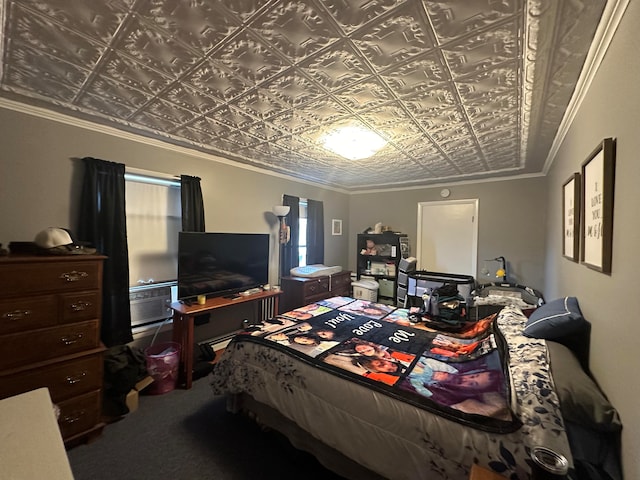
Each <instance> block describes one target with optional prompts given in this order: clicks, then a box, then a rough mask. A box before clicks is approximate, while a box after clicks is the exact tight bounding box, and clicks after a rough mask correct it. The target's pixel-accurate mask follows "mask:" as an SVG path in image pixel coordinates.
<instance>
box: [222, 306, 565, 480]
mask: <svg viewBox="0 0 640 480" xmlns="http://www.w3.org/2000/svg"><path fill="white" fill-rule="evenodd" d="M412 320H415V319H414V318H411V315H410V312H409V311H408V310H406V309H401V308H395V307H390V306H387V305H382V304H375V303H373V302H367V301H365V300H357V299H353V298H349V297H335V298H331V299H327V300H322V301H320V302H316V303H315V304H311V305H307V306H304V307H301V308H300V309H296V310H295V311H292V312H287V313H286V314H284V315H282V316H279V317H277V318H275V319H270V320H269V321H266V322H263V323H261V324H259V325H254V326H252V327H251V328H249V329H248V330H247V331H246V332H243V333H241V334H239V335H237V336H236V337H235V338H234V339H233V340H232V342H231V343H230V344H229V345H228V346H227V348H226V350H225V352H224V353H223V355H222V356H221V358H220V359H219V361H218V362H217V364H216V366H215V368H214V370H213V371H212V373H211V374H210V376H209V382H210V384H211V388H212V390H213V393H214V394H216V395H223V394H224V395H228V398H229V402H228V408H229V410H230V411H234V412H237V411H243V412H245V413H248V414H250V415H252V416H254V417H255V418H256V420H257V421H258V422H260V423H262V424H264V425H267V426H270V427H273V428H276V429H278V430H280V431H282V432H283V433H285V434H286V435H287V436H288V437H289V439H290V440H291V441H292V443H293V444H294V445H295V446H297V447H298V448H301V449H304V450H307V451H310V452H311V453H313V454H314V455H316V457H317V458H318V459H319V460H320V461H321V462H322V463H323V464H324V465H325V466H326V467H327V468H329V469H331V470H334V471H336V472H337V473H339V474H340V475H342V476H344V477H346V478H352V479H358V478H362V479H365V478H366V479H373V478H390V479H412V480H413V479H449V480H457V479H460V480H463V479H468V478H469V472H470V469H471V467H472V465H473V464H474V463H475V464H478V465H480V466H482V467H484V468H487V469H489V470H492V471H494V472H497V473H499V474H501V475H504V476H505V477H507V478H511V479H514V480H515V479H527V478H529V475H530V472H531V457H530V452H531V449H532V448H533V447H534V446H544V447H547V448H549V449H551V450H553V451H554V452H556V453H558V454H560V455H562V456H564V457H565V458H566V459H567V461H568V464H569V466H570V468H573V466H574V465H573V455H572V449H571V445H570V442H569V437H568V436H567V430H566V429H565V422H564V419H563V414H562V411H561V408H560V400H559V397H558V393H557V392H556V388H555V385H554V381H553V379H552V376H551V372H550V362H549V354H548V349H547V343H546V341H545V340H544V339H540V338H532V337H531V336H526V335H525V329H526V327H527V325H528V323H530V321H529V319H528V318H527V316H526V315H525V314H524V313H523V311H522V310H521V309H520V308H519V307H517V306H510V305H507V306H504V307H503V308H502V309H501V310H500V312H499V313H495V314H492V315H490V316H488V317H486V318H485V319H482V320H481V321H476V322H468V324H467V325H464V326H463V327H461V328H460V329H458V330H454V329H448V331H438V330H434V329H433V328H427V327H424V326H423V325H422V324H421V323H414V322H412ZM471 323H473V324H475V326H473V327H472V326H471V325H470V324H471ZM480 324H482V325H484V327H483V328H484V329H480V327H479V326H478V325H480ZM327 326H329V327H330V328H323V327H327ZM430 326H431V327H432V326H433V325H432V324H430ZM485 327H486V328H485ZM470 328H473V329H476V330H475V333H474V334H464V331H465V329H467V331H468V332H471V331H472V330H469V329H470ZM323 329H324V330H330V331H332V332H330V333H332V334H333V337H328V336H324V337H323V336H321V334H320V331H321V330H323ZM310 334H314V336H315V337H316V338H315V341H313V342H311V341H309V340H308V339H307V340H305V341H304V342H302V341H301V342H299V343H298V340H299V339H301V338H302V337H304V336H305V335H306V336H309V335H310ZM367 334H370V335H367ZM563 334H564V332H563ZM325 335H326V334H325ZM465 335H466V336H465ZM409 337H412V338H411V340H412V341H413V339H414V338H415V339H416V343H414V344H412V345H410V342H408V341H407V339H408V338H409ZM451 339H453V341H454V343H456V344H458V345H462V346H463V348H459V347H456V348H458V350H456V349H455V348H453V349H452V348H450V347H451V345H448V344H447V341H449V343H451ZM359 344H370V345H368V346H366V345H365V347H363V346H362V345H360V346H359V347H358V348H359V349H357V348H355V347H356V345H359ZM372 345H373V346H377V347H380V350H384V352H382V353H380V352H378V353H372V352H373V351H374V348H373V347H372ZM435 347H437V348H435ZM367 348H368V350H367ZM367 351H368V352H369V353H367V355H374V356H377V355H380V356H382V355H383V354H384V356H385V357H386V358H391V357H392V359H393V362H395V364H397V365H400V369H399V370H398V371H394V372H393V373H390V372H391V370H376V369H375V368H373V367H371V366H367V365H365V363H364V361H363V359H362V357H363V355H364V352H367ZM452 352H453V353H452ZM427 360H437V361H438V362H440V363H444V364H447V365H448V366H449V367H450V368H454V370H456V369H457V371H456V372H455V373H451V371H450V372H448V373H449V374H450V375H449V376H448V378H449V379H454V378H456V377H457V378H460V377H461V376H462V373H470V374H474V373H475V374H478V373H480V372H481V370H482V368H484V369H485V370H495V371H499V372H500V373H501V374H502V376H501V377H500V381H499V382H498V383H497V384H494V386H493V387H492V388H493V390H492V391H491V392H490V393H491V395H485V397H488V398H489V400H487V401H486V404H485V405H484V407H486V406H487V405H489V407H490V408H484V407H478V406H477V405H473V406H472V407H470V406H469V405H467V404H466V403H465V402H461V401H459V399H458V401H455V400H453V401H452V400H451V399H450V398H449V397H447V396H446V395H444V396H443V394H441V393H440V394H439V390H438V388H436V384H434V383H430V382H432V380H433V379H435V378H436V377H438V378H439V381H440V384H439V385H437V386H442V384H444V385H445V386H446V385H447V382H448V381H449V382H450V383H449V385H451V384H452V383H453V380H441V377H446V375H444V374H443V373H440V372H443V371H445V370H446V369H440V367H436V365H438V363H437V362H427ZM389 362H391V360H389ZM496 362H497V363H496ZM378 363H381V362H378ZM480 364H482V365H483V367H482V368H480V367H479V365H480ZM365 372H366V373H365ZM434 372H438V374H437V375H436V374H435V373H434ZM427 373H428V375H427ZM427 378H428V380H425V379H427ZM496 392H499V394H497V393H496ZM439 395H440V396H439ZM474 395H475V393H474V394H473V395H471V394H470V395H469V396H470V397H472V396H474ZM483 395H484V394H483ZM443 398H444V400H443ZM474 398H475V397H474ZM483 398H484V397H483ZM483 401H484V400H483ZM476 403H477V402H476ZM495 407H497V408H495Z"/></svg>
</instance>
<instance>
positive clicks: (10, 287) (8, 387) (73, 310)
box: [0, 255, 105, 443]
mask: <svg viewBox="0 0 640 480" xmlns="http://www.w3.org/2000/svg"><path fill="white" fill-rule="evenodd" d="M104 258H105V257H102V256H99V255H69V256H26V255H10V256H7V257H0V398H6V397H10V396H13V395H17V394H19V393H23V392H26V391H30V390H34V389H36V388H40V387H47V388H48V389H49V392H50V395H51V399H52V401H53V402H54V403H55V404H56V405H58V407H59V408H60V417H59V419H58V424H59V426H60V430H61V432H62V436H63V438H64V440H65V442H67V443H70V442H72V441H76V440H79V439H83V438H85V437H89V436H93V435H97V434H99V433H100V431H101V430H102V428H103V426H104V424H103V423H102V422H101V412H102V379H103V352H104V350H105V348H104V346H103V345H102V344H101V342H100V315H101V312H102V268H103V261H104Z"/></svg>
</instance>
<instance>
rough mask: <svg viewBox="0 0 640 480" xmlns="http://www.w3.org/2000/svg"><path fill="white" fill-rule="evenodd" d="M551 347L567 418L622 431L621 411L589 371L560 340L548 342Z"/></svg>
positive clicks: (555, 378) (553, 369)
mask: <svg viewBox="0 0 640 480" xmlns="http://www.w3.org/2000/svg"><path fill="white" fill-rule="evenodd" d="M547 350H548V351H549V357H550V364H551V374H552V376H553V382H554V384H555V387H556V393H557V394H558V397H559V399H560V410H561V411H562V416H563V417H564V419H565V420H566V421H568V422H573V423H576V424H578V425H581V426H583V427H586V428H589V429H591V430H597V431H599V432H614V431H618V430H620V429H621V428H622V424H621V422H620V417H619V416H618V412H617V411H616V409H615V408H614V407H613V405H611V403H610V402H609V400H607V398H606V397H605V395H604V393H602V390H600V388H599V387H598V386H597V385H596V383H595V382H594V381H593V380H592V379H591V377H589V376H588V375H587V374H586V373H585V371H584V370H583V369H582V367H581V366H580V363H579V362H578V359H577V358H576V356H575V355H574V354H573V352H572V351H571V350H569V349H568V348H567V347H565V346H564V345H562V344H560V343H556V342H550V341H548V342H547Z"/></svg>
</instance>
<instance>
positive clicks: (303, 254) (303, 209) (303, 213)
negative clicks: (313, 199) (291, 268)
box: [298, 198, 307, 267]
mask: <svg viewBox="0 0 640 480" xmlns="http://www.w3.org/2000/svg"><path fill="white" fill-rule="evenodd" d="M299 212H300V213H299V215H300V218H299V220H298V225H299V230H298V265H299V266H300V267H304V266H305V265H306V264H307V199H306V198H301V199H300V209H299Z"/></svg>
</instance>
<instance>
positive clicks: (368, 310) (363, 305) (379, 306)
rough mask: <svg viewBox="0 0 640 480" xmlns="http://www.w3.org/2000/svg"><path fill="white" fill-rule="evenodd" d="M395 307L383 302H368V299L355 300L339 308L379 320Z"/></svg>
mask: <svg viewBox="0 0 640 480" xmlns="http://www.w3.org/2000/svg"><path fill="white" fill-rule="evenodd" d="M395 309H396V307H393V306H391V305H385V304H383V303H376V302H370V301H369V300H356V301H354V302H351V303H349V304H347V305H344V306H342V307H340V308H339V310H342V311H343V312H349V313H353V314H355V315H363V316H365V317H369V318H375V319H376V320H379V319H381V318H383V317H385V316H387V315H388V314H389V313H390V312H392V311H394V310H395Z"/></svg>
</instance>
